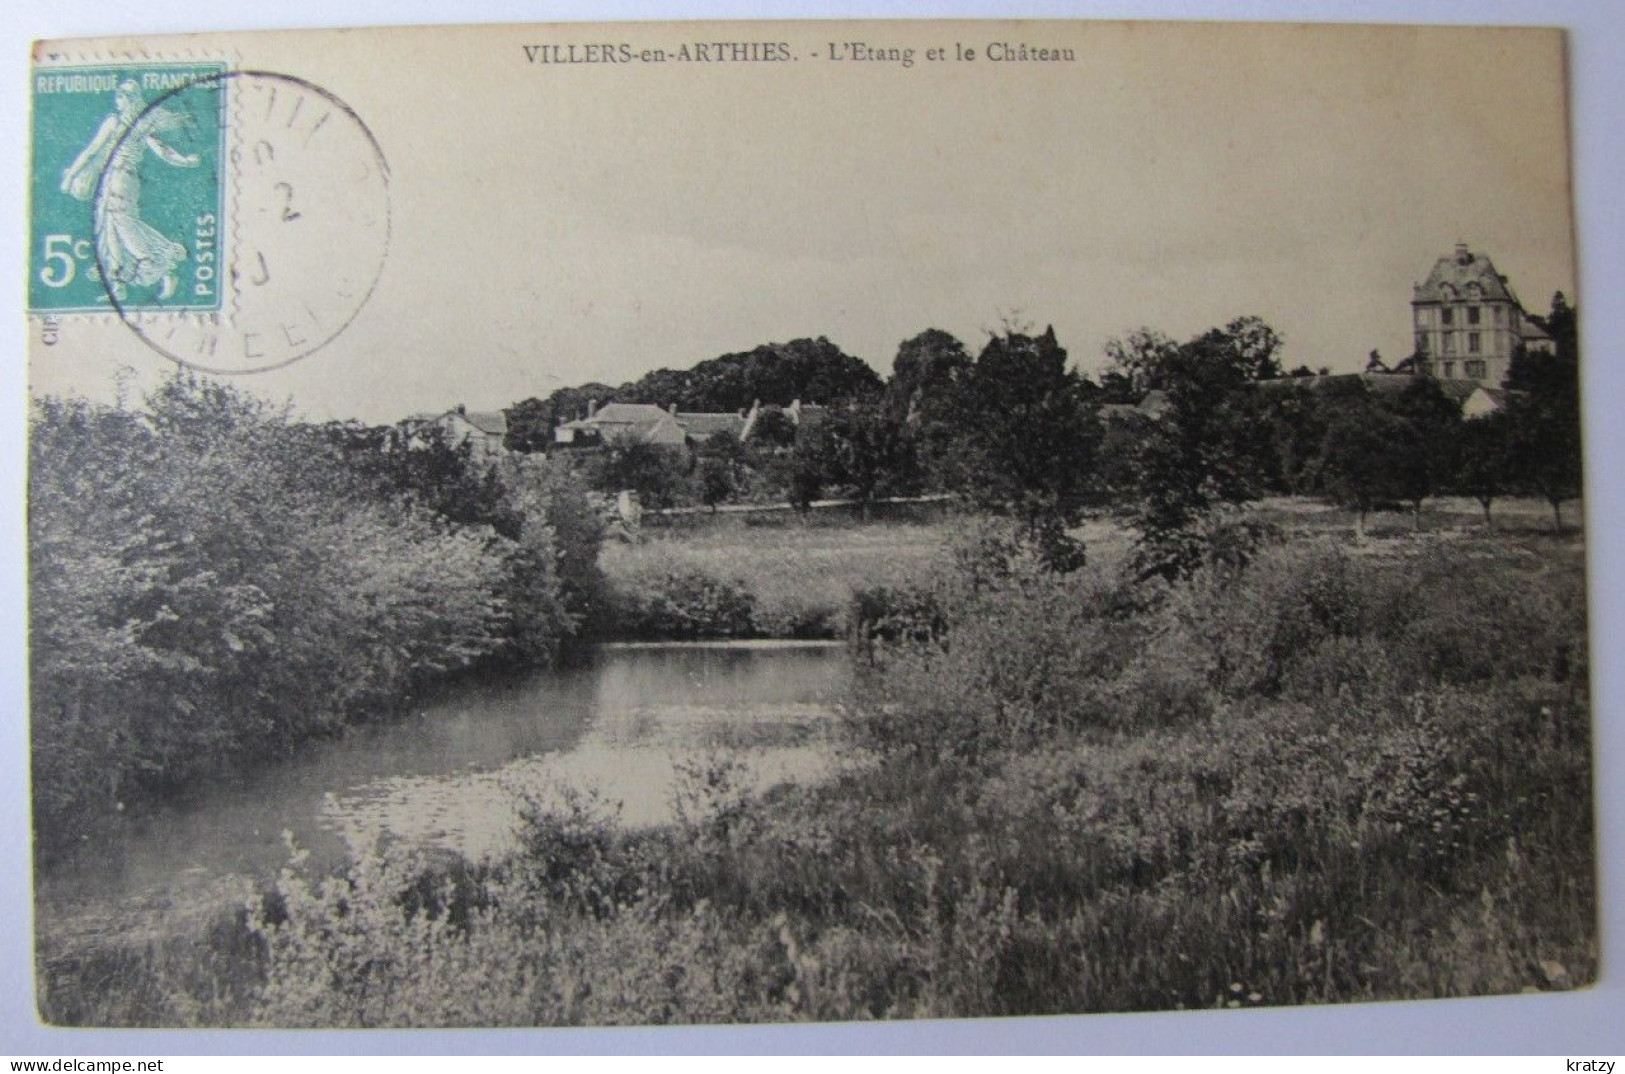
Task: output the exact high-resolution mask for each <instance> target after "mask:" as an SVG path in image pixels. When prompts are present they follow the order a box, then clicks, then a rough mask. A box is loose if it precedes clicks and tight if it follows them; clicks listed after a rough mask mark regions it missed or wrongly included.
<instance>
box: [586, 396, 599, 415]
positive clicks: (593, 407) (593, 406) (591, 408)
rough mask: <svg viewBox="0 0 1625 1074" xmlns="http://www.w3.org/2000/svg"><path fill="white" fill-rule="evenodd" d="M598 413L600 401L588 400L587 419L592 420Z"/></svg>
mask: <svg viewBox="0 0 1625 1074" xmlns="http://www.w3.org/2000/svg"><path fill="white" fill-rule="evenodd" d="M596 413H598V400H596V399H588V400H587V417H589V418H591V417H592V416H593V415H594V414H596Z"/></svg>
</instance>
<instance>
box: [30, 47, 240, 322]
mask: <svg viewBox="0 0 1625 1074" xmlns="http://www.w3.org/2000/svg"><path fill="white" fill-rule="evenodd" d="M224 72H225V64H224V63H222V62H186V63H109V64H100V65H96V66H84V67H53V68H43V69H40V70H37V71H35V72H34V74H33V80H32V82H33V84H32V94H33V106H34V123H33V144H32V159H31V166H30V174H29V184H30V199H31V203H32V207H33V212H32V215H31V220H32V226H31V230H30V235H29V265H28V308H29V309H30V311H32V312H36V313H70V312H109V311H111V310H112V309H114V308H115V306H116V307H118V308H120V309H122V310H124V311H138V310H139V311H152V312H188V311H216V310H219V309H220V308H221V296H222V293H223V291H222V287H221V266H222V264H223V263H224V262H223V253H224V251H223V248H222V243H223V230H222V223H223V221H224V217H225V197H226V194H225V191H226V182H225V174H224V171H223V169H224V166H225V163H226V154H225V152H224V151H223V150H224V140H225V131H226V124H225V114H226V113H225V106H226V92H227V86H226V82H225V80H224V79H223V78H222V77H221V76H222V75H223V74H224ZM186 87H191V91H190V92H186V93H180V92H177V91H178V90H181V89H183V88H186Z"/></svg>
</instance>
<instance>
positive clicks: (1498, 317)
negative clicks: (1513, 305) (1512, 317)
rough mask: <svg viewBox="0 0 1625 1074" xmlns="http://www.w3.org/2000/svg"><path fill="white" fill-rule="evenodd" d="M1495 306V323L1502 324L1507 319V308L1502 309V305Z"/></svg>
mask: <svg viewBox="0 0 1625 1074" xmlns="http://www.w3.org/2000/svg"><path fill="white" fill-rule="evenodd" d="M1493 308H1494V310H1495V323H1496V324H1501V323H1502V322H1503V321H1505V320H1506V317H1505V314H1506V310H1504V309H1502V308H1501V307H1500V306H1495V307H1493Z"/></svg>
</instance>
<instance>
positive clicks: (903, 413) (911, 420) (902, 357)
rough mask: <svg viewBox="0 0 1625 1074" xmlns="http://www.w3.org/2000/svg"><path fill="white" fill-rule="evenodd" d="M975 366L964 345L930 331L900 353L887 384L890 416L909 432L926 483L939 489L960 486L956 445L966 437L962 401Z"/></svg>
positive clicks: (951, 337) (945, 335)
mask: <svg viewBox="0 0 1625 1074" xmlns="http://www.w3.org/2000/svg"><path fill="white" fill-rule="evenodd" d="M971 365H972V362H971V357H970V353H969V352H968V351H966V350H965V345H964V344H963V343H961V342H960V341H959V340H958V339H957V338H955V337H954V336H952V335H950V334H949V333H947V332H944V331H942V330H940V329H936V328H930V329H927V330H926V331H924V332H921V333H920V334H919V335H917V336H914V337H913V338H912V339H907V340H904V341H903V343H902V344H901V345H900V346H899V347H898V348H897V358H896V360H895V361H894V362H893V363H892V375H891V379H890V380H889V381H888V382H887V384H886V395H885V405H886V410H887V413H888V414H889V415H891V417H892V418H893V419H894V420H895V421H898V422H900V423H902V424H903V425H904V426H905V427H906V430H907V433H908V435H909V437H910V439H911V440H912V441H913V444H914V446H915V450H916V453H917V458H918V459H919V461H920V463H921V464H922V466H923V468H924V469H925V471H926V474H925V477H926V479H927V480H928V481H929V482H930V484H931V485H932V486H934V487H936V488H948V487H951V486H952V485H954V484H955V477H954V474H953V472H952V465H953V463H954V461H955V460H956V459H957V457H958V456H957V454H956V451H955V445H956V443H957V441H958V440H959V439H960V437H961V436H962V435H963V433H964V426H963V423H962V422H961V421H960V410H959V400H960V398H961V395H962V392H963V390H964V385H965V380H966V378H967V377H968V376H969V375H970V368H971Z"/></svg>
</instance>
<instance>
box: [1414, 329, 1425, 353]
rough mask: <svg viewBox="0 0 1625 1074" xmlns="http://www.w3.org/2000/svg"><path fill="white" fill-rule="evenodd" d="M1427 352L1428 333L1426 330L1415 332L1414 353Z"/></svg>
mask: <svg viewBox="0 0 1625 1074" xmlns="http://www.w3.org/2000/svg"><path fill="white" fill-rule="evenodd" d="M1427 352H1428V334H1427V333H1426V332H1418V333H1416V353H1417V354H1426V353H1427Z"/></svg>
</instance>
